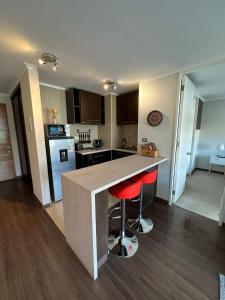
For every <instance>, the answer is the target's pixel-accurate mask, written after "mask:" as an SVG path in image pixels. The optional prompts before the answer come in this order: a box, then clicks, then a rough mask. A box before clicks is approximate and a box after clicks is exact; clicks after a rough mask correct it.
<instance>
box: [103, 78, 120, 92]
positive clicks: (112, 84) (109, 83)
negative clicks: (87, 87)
mask: <svg viewBox="0 0 225 300" xmlns="http://www.w3.org/2000/svg"><path fill="white" fill-rule="evenodd" d="M103 88H104V90H106V91H108V90H109V89H111V90H116V89H117V86H116V84H115V82H114V81H112V80H105V81H104V85H103Z"/></svg>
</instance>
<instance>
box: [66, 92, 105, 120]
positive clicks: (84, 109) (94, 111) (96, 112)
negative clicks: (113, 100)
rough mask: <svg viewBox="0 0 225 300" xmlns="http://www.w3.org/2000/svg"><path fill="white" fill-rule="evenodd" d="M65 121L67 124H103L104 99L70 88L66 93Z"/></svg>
mask: <svg viewBox="0 0 225 300" xmlns="http://www.w3.org/2000/svg"><path fill="white" fill-rule="evenodd" d="M66 107H67V120H68V123H69V124H74V123H82V124H104V122H105V110H104V97H102V96H101V95H98V94H94V93H91V92H87V91H83V90H78V89H75V88H70V89H68V90H67V91H66Z"/></svg>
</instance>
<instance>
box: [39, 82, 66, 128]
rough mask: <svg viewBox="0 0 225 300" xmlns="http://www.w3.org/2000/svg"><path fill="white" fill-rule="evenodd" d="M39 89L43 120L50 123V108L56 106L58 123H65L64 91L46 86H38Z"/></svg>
mask: <svg viewBox="0 0 225 300" xmlns="http://www.w3.org/2000/svg"><path fill="white" fill-rule="evenodd" d="M40 91H41V105H42V112H43V122H44V124H46V123H52V118H51V117H52V114H51V110H52V109H53V108H56V109H57V110H58V114H57V121H58V123H59V124H66V123H67V116H66V94H65V91H63V90H59V89H57V88H52V87H48V86H43V85H41V86H40Z"/></svg>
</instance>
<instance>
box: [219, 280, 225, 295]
mask: <svg viewBox="0 0 225 300" xmlns="http://www.w3.org/2000/svg"><path fill="white" fill-rule="evenodd" d="M220 300H225V276H224V275H223V274H220Z"/></svg>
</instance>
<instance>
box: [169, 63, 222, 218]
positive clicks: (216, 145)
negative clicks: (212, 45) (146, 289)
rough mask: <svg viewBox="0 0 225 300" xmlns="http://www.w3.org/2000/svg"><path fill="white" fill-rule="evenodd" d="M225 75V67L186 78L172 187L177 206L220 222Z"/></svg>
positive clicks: (193, 73) (174, 201)
mask: <svg viewBox="0 0 225 300" xmlns="http://www.w3.org/2000/svg"><path fill="white" fill-rule="evenodd" d="M223 76H224V79H225V65H216V66H208V67H206V68H203V69H202V70H198V71H195V72H192V73H190V74H186V75H184V76H183V79H182V87H181V92H180V103H179V112H178V129H177V133H176V151H175V152H176V154H175V163H174V177H173V184H172V191H173V193H172V194H173V195H172V203H173V204H175V205H176V206H178V207H180V208H182V209H186V210H188V211H191V212H193V213H196V214H199V215H201V216H204V217H207V218H209V219H211V220H214V221H217V222H218V221H219V218H220V214H221V207H222V201H223V200H222V199H223V193H224V186H225V180H224V179H225V177H224V165H225V131H224V128H225V119H224V111H225V88H224V84H223ZM215 81H216V82H215ZM215 93H217V95H216V94H215ZM212 160H213V163H212ZM219 164H220V165H219ZM211 167H212V171H211V172H209V170H211Z"/></svg>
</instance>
